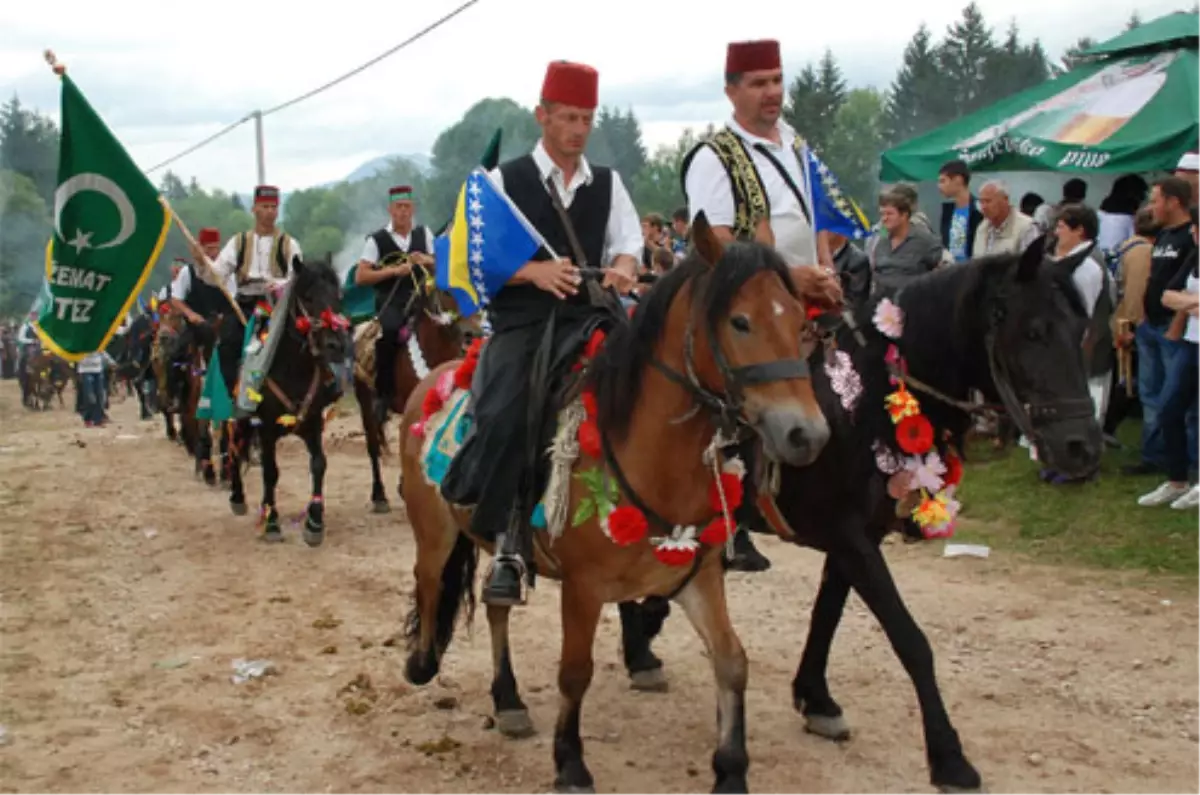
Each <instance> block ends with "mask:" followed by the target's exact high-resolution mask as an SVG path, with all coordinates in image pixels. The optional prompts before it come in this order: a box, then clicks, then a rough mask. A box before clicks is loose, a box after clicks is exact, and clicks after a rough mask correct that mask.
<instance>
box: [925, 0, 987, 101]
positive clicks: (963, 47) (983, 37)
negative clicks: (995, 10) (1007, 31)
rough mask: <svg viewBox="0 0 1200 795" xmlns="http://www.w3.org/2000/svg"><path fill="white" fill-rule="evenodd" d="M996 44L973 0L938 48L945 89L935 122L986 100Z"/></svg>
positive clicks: (947, 32)
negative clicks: (990, 63)
mask: <svg viewBox="0 0 1200 795" xmlns="http://www.w3.org/2000/svg"><path fill="white" fill-rule="evenodd" d="M995 53H996V44H995V42H994V41H993V39H992V32H991V30H990V29H989V28H988V26H987V23H986V22H985V21H984V18H983V12H982V11H980V10H979V6H977V5H976V4H975V3H974V2H972V3H970V4H969V5H968V6H967V7H966V8H964V9H963V15H962V19H961V20H959V21H958V22H956V23H954V24H953V25H951V26H950V27H949V29H947V31H946V40H945V41H944V42H943V43H942V45H941V46H940V47H939V48H938V63H939V65H940V66H941V73H942V75H943V77H944V79H945V85H944V89H945V93H943V94H941V95H940V96H941V98H942V99H944V100H945V101H943V102H940V103H938V105H937V107H936V111H937V113H936V116H937V123H938V124H945V123H946V122H949V121H952V120H953V119H956V118H958V117H960V116H965V115H967V114H969V113H973V112H974V111H977V110H979V109H980V108H982V107H984V106H985V105H987V104H988V102H989V100H990V98H989V96H988V93H987V77H988V75H987V72H988V66H987V65H988V62H989V61H990V60H991V59H992V58H993V57H994V56H995Z"/></svg>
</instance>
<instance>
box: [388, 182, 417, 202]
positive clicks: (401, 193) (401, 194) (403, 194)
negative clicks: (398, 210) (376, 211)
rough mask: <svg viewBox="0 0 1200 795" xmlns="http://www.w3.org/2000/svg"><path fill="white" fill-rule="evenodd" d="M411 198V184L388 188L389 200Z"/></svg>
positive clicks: (400, 200)
mask: <svg viewBox="0 0 1200 795" xmlns="http://www.w3.org/2000/svg"><path fill="white" fill-rule="evenodd" d="M412 198H413V189H412V185H396V186H395V187H393V188H389V189H388V201H389V202H410V201H412Z"/></svg>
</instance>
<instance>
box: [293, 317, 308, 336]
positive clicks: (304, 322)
mask: <svg viewBox="0 0 1200 795" xmlns="http://www.w3.org/2000/svg"><path fill="white" fill-rule="evenodd" d="M296 331H299V332H300V333H301V334H307V333H308V332H310V331H312V321H311V320H309V319H308V317H307V316H305V315H301V316H300V317H298V318H296Z"/></svg>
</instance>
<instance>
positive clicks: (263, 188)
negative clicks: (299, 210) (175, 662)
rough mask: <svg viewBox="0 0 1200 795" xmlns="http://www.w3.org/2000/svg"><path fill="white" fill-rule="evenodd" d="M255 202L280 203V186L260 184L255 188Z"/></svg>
mask: <svg viewBox="0 0 1200 795" xmlns="http://www.w3.org/2000/svg"><path fill="white" fill-rule="evenodd" d="M254 203H255V204H259V203H261V204H279V188H277V187H275V186H274V185H259V186H258V187H257V188H255V189H254Z"/></svg>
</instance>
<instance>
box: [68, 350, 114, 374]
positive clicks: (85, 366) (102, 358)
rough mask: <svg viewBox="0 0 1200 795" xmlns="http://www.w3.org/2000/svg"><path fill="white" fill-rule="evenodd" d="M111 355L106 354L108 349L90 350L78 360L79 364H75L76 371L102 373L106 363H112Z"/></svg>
mask: <svg viewBox="0 0 1200 795" xmlns="http://www.w3.org/2000/svg"><path fill="white" fill-rule="evenodd" d="M114 364H116V362H114V361H113V357H112V356H110V355H109V354H108V351H92V352H91V353H89V354H87V355H86V356H84V357H83V358H82V359H80V360H79V364H77V365H75V372H77V373H83V374H86V373H102V372H104V368H105V367H106V366H108V365H114Z"/></svg>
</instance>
